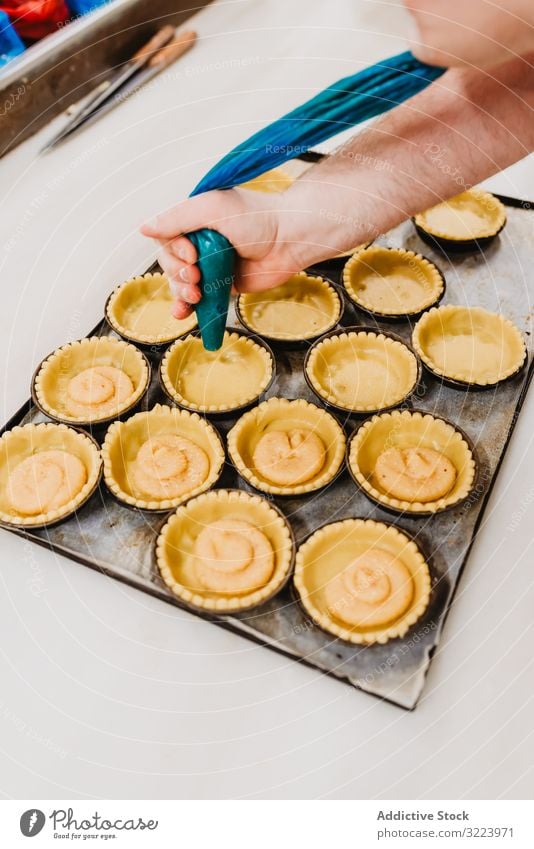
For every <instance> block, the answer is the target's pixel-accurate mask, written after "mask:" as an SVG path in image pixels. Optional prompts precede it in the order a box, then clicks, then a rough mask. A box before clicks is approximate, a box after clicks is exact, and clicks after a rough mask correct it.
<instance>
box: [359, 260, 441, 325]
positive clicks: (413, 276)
mask: <svg viewBox="0 0 534 849" xmlns="http://www.w3.org/2000/svg"><path fill="white" fill-rule="evenodd" d="M399 274H400V275H401V276H402V278H404V280H407V281H409V285H408V288H409V289H411V290H413V291H416V290H417V293H418V295H419V297H418V298H416V299H415V298H414V299H413V300H412V302H411V303H410V304H408V303H407V302H406V298H407V296H406V291H404V292H403V291H402V289H403V287H402V284H400V293H399V292H398V291H395V289H394V287H393V289H392V288H391V287H390V289H389V291H385V292H383V293H382V297H379V292H377V291H376V290H377V289H378V287H379V286H380V287H381V288H384V284H383V282H382V281H384V280H386V281H387V280H388V277H389V278H391V277H395V276H397V277H398V276H399ZM373 278H374V279H375V283H374V288H375V295H374V297H375V300H374V301H373V297H372V295H373V291H372V290H373ZM377 279H378V284H377V283H376V280H377ZM366 283H367V284H368V290H366ZM343 285H344V287H345V290H346V292H347V294H348V296H349V298H350V299H351V301H352V302H353V303H354V304H355V305H356V306H357V307H358V309H359V310H361V311H362V312H364V313H367V314H368V315H371V316H378V317H380V318H382V319H385V320H386V321H403V320H406V319H408V318H415V317H418V316H420V315H421V313H422V312H424V311H425V310H427V309H429V308H430V307H432V306H435V305H436V304H437V303H438V302H439V301H440V300H441V299H442V297H443V295H444V293H445V278H444V276H443V274H442V272H441V271H440V270H439V268H438V267H437V266H436V265H435V264H434V263H433V262H431V261H430V260H429V259H427V258H426V257H424V256H422V255H421V254H417V253H415V252H414V251H408V250H404V249H403V248H386V247H383V246H382V245H373V246H371V247H369V248H366V249H365V250H360V251H358V252H357V253H356V254H355V255H354V256H353V257H351V259H349V261H348V262H347V263H346V265H345V267H344V269H343ZM403 297H404V299H405V300H404V304H403V303H402V298H403Z"/></svg>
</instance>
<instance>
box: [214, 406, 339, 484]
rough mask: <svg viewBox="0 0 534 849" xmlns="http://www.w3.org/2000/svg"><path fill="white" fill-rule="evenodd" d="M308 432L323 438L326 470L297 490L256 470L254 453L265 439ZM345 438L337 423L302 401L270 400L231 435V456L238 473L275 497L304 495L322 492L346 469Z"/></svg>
mask: <svg viewBox="0 0 534 849" xmlns="http://www.w3.org/2000/svg"><path fill="white" fill-rule="evenodd" d="M295 429H296V430H299V429H304V430H308V431H311V432H312V433H314V434H315V435H316V436H318V437H319V439H320V440H321V442H322V443H323V445H324V447H325V449H326V456H325V462H324V464H323V467H322V468H321V469H320V470H319V471H318V472H317V473H316V474H315V475H314V476H313V477H311V478H310V479H309V480H307V481H305V482H304V483H301V484H298V485H296V486H281V485H274V484H273V483H272V482H271V481H269V480H267V479H266V478H265V477H263V476H261V475H260V474H259V472H257V470H255V464H254V460H253V454H254V450H255V448H256V446H257V444H258V442H259V441H260V439H261V437H262V436H264V435H265V434H266V433H269V432H272V431H280V430H281V431H286V432H287V431H291V430H295ZM345 444H346V440H345V434H344V432H343V428H342V427H341V425H340V424H339V423H338V422H337V421H336V419H335V418H334V417H333V416H332V415H330V413H327V412H326V410H322V409H321V408H320V407H316V406H315V404H310V403H309V402H308V401H305V400H304V399H302V398H299V399H298V400H296V401H289V400H288V399H286V398H269V400H268V401H264V402H263V403H262V404H259V405H258V406H257V407H255V408H254V409H253V410H250V411H249V412H248V413H245V414H244V415H243V416H241V418H240V419H239V420H238V421H237V422H236V424H235V425H234V426H233V428H232V429H231V430H230V432H229V433H228V452H229V454H230V457H231V459H232V462H233V463H234V465H235V467H236V469H237V471H238V472H239V474H240V475H241V477H242V478H244V479H245V480H246V481H248V483H250V484H251V485H252V486H253V487H255V488H256V489H259V490H261V491H262V492H267V493H270V494H272V495H304V494H306V493H309V492H315V491H317V490H318V489H322V488H323V487H324V486H326V485H327V484H328V483H330V481H332V480H333V478H334V477H335V476H336V475H337V473H338V472H339V470H340V469H341V466H342V465H343V456H344V451H345Z"/></svg>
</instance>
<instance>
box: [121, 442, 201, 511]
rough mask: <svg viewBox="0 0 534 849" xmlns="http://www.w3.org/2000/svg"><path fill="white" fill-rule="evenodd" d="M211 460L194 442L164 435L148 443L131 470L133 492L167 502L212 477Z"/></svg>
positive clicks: (141, 450)
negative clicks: (209, 475)
mask: <svg viewBox="0 0 534 849" xmlns="http://www.w3.org/2000/svg"><path fill="white" fill-rule="evenodd" d="M209 469H210V463H209V459H208V457H207V455H206V453H205V451H203V449H202V448H200V447H199V446H198V445H196V444H195V443H194V442H192V441H191V440H190V439H186V438H185V437H183V436H175V435H174V434H163V435H162V436H154V437H152V438H151V439H148V440H147V441H146V442H145V443H143V445H142V446H141V448H140V449H139V452H138V454H137V457H136V458H135V460H134V462H133V463H132V465H131V468H130V477H131V483H132V485H133V488H134V489H136V490H137V491H138V492H139V494H140V495H141V494H142V495H146V496H149V497H150V498H155V499H157V500H165V499H172V498H177V497H178V496H179V495H183V494H184V493H186V492H191V491H192V490H193V489H196V487H197V486H200V485H201V484H202V483H204V481H205V480H206V478H207V477H208V474H209Z"/></svg>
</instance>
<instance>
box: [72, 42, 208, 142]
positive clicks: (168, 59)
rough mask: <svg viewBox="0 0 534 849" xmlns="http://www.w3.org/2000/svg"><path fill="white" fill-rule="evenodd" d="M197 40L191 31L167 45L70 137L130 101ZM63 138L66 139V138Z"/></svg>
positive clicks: (89, 116)
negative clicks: (130, 98)
mask: <svg viewBox="0 0 534 849" xmlns="http://www.w3.org/2000/svg"><path fill="white" fill-rule="evenodd" d="M196 38H197V34H196V32H192V31H191V32H184V33H182V34H180V35H179V36H178V37H177V38H176V39H175V40H174V41H171V43H170V44H167V45H166V46H165V47H163V48H162V49H161V50H159V51H158V52H157V53H155V54H154V56H153V57H152V59H151V60H150V61H149V63H148V65H147V66H146V67H145V68H143V69H142V70H141V71H139V72H138V73H137V74H135V76H133V77H131V78H130V79H129V80H127V82H125V83H124V85H123V86H121V88H120V89H119V90H118V91H116V92H115V93H114V94H112V95H111V96H110V97H109V98H107V99H106V100H104V102H103V103H101V104H100V106H98V108H97V109H95V110H94V111H93V112H91V113H90V114H88V115H86V116H85V117H84V119H83V121H81V122H80V123H79V124H77V125H76V127H75V128H73V129H72V130H71V131H70V132H69V133H68V135H69V136H70V135H71V134H73V133H75V132H77V131H78V130H80V129H82V127H86V126H89V125H91V124H93V123H94V122H95V121H97V120H98V119H99V118H101V117H102V116H103V115H107V113H108V112H111V110H112V109H114V108H115V107H116V106H118V105H119V104H120V103H124V101H125V100H128V98H129V97H131V96H132V95H134V94H135V93H136V92H137V91H139V89H140V88H142V87H143V86H144V85H146V83H148V82H149V81H150V80H151V79H153V77H156V76H157V75H158V74H159V73H161V71H163V70H165V68H167V67H168V66H169V65H171V64H172V63H173V62H175V61H176V59H179V58H180V56H183V54H184V53H186V52H187V51H188V50H190V49H191V47H192V46H193V44H194V43H195V41H196ZM63 138H66V136H64V137H63Z"/></svg>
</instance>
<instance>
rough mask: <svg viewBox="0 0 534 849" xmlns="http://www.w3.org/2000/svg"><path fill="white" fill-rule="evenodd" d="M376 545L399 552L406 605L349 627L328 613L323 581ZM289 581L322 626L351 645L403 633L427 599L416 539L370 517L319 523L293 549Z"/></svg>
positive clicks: (426, 573)
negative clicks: (373, 623)
mask: <svg viewBox="0 0 534 849" xmlns="http://www.w3.org/2000/svg"><path fill="white" fill-rule="evenodd" d="M369 548H380V549H383V550H385V551H387V552H389V553H390V554H392V555H394V556H395V557H398V558H399V559H400V560H402V562H403V563H404V565H405V566H406V568H407V569H408V570H409V571H410V573H411V576H412V580H413V587H414V594H413V599H412V602H411V603H410V606H409V608H408V610H406V612H405V613H403V614H402V616H400V617H399V618H398V619H397V620H396V621H393V622H390V623H388V624H387V625H381V626H377V627H373V628H365V629H364V628H357V627H355V628H351V627H350V625H347V624H346V623H344V622H343V621H342V620H341V619H338V618H337V617H336V616H335V615H333V614H332V613H330V611H329V610H328V606H327V603H326V598H325V587H326V585H327V583H328V582H329V581H330V580H331V579H332V578H333V577H334V576H335V575H337V574H339V573H340V572H341V571H342V570H343V569H344V568H345V567H346V566H348V564H349V563H350V562H351V561H352V560H354V558H355V556H356V555H358V554H360V553H363V552H365V550H366V549H369ZM294 586H295V590H296V592H297V594H298V597H299V600H300V602H301V604H302V606H303V607H304V609H305V611H306V613H307V614H308V615H309V616H310V617H311V619H312V620H313V621H314V622H315V623H316V624H317V625H318V626H319V627H320V628H322V629H323V630H324V631H327V632H328V633H329V634H333V635H334V636H335V637H339V638H340V639H341V640H345V641H346V642H348V643H355V644H356V645H368V644H370V643H387V642H388V640H392V639H394V638H395V637H403V636H404V635H405V634H406V633H407V631H408V630H409V629H410V628H411V627H412V625H414V624H415V623H416V622H417V621H418V619H420V618H421V616H422V615H423V614H424V612H425V610H426V609H427V607H428V603H429V600H430V589H431V581H430V573H429V570H428V566H427V564H426V562H425V559H424V557H423V555H422V554H421V552H420V550H419V549H418V547H417V545H416V544H415V542H413V540H411V539H410V538H409V537H408V536H407V535H406V534H404V533H402V531H400V530H399V529H398V528H396V527H395V526H394V525H388V524H385V523H384V522H375V521H374V520H373V519H345V520H343V521H341V522H333V523H331V524H327V525H323V526H322V527H321V528H319V529H318V530H316V531H315V532H314V533H313V534H312V535H311V536H310V537H308V539H307V540H306V542H304V543H303V544H302V545H301V546H300V548H299V549H298V551H297V556H296V560H295V577H294Z"/></svg>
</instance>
